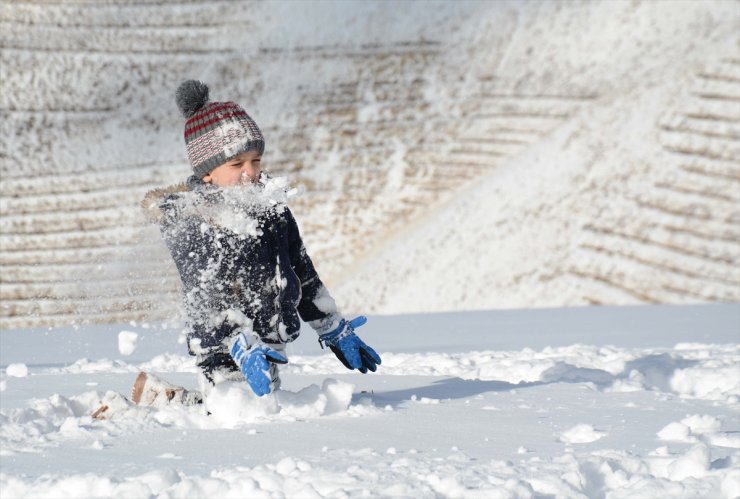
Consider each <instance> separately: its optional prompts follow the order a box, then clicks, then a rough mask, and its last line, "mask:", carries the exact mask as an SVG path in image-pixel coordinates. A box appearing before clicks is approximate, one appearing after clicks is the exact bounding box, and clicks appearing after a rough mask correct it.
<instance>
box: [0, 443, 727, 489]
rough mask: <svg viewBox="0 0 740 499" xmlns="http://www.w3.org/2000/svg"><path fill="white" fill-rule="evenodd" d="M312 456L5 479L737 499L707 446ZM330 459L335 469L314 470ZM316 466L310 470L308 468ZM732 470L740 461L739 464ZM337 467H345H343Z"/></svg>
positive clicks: (105, 485)
mask: <svg viewBox="0 0 740 499" xmlns="http://www.w3.org/2000/svg"><path fill="white" fill-rule="evenodd" d="M324 453H325V454H326V455H325V456H319V457H318V458H314V459H307V460H303V459H296V458H293V457H285V458H283V459H281V460H279V461H277V462H273V463H268V464H264V465H258V466H255V467H240V466H238V467H229V468H219V469H214V470H213V471H211V472H210V473H204V474H188V473H183V472H178V471H176V470H175V469H173V468H172V467H169V466H168V465H167V464H166V460H167V459H177V456H166V457H162V458H161V459H162V461H164V462H163V464H162V467H161V468H159V469H157V470H154V471H150V472H146V473H143V474H140V475H132V476H125V477H120V478H109V477H100V476H96V475H94V474H92V473H89V474H78V475H72V476H58V475H56V476H55V475H53V474H49V475H44V476H42V477H41V478H40V479H39V480H37V481H35V482H33V483H31V482H29V481H26V480H24V479H21V478H16V477H10V476H7V475H6V474H0V486H2V490H3V491H4V495H3V496H4V497H38V498H42V497H50V498H51V497H54V498H62V497H81V496H86V497H163V498H169V497H224V498H231V497H233V498H241V497H250V498H259V497H265V498H267V497H289V498H302V497H305V498H320V497H422V498H436V497H450V498H481V499H483V498H485V499H490V498H512V499H514V498H534V497H541V496H542V495H552V496H554V497H573V498H590V497H606V498H611V499H616V498H634V497H720V495H721V497H737V495H738V494H740V480H738V477H737V473H736V470H734V471H735V472H733V470H727V469H725V470H712V469H710V468H711V464H710V462H709V452H708V450H707V448H706V447H705V446H695V447H692V448H691V449H689V450H688V451H687V452H685V453H683V454H681V455H678V456H675V455H673V456H671V455H667V454H666V452H665V449H657V450H656V451H655V452H653V453H651V455H650V456H648V457H646V458H639V457H636V456H633V455H630V454H629V453H627V452H623V451H596V452H594V453H593V454H592V455H590V456H587V457H585V458H582V457H581V458H579V457H578V456H576V455H575V454H574V453H573V452H566V453H564V454H562V455H560V456H557V457H555V458H551V459H541V458H538V457H530V458H528V459H523V460H520V461H519V462H518V463H513V462H511V461H499V460H490V461H488V462H484V463H479V462H476V460H474V459H471V458H470V457H469V456H466V455H465V454H464V453H463V452H460V451H455V450H451V451H449V452H445V453H442V454H441V455H440V456H430V455H425V454H422V453H420V452H418V451H415V450H413V449H411V450H409V451H405V452H398V453H394V454H383V453H380V452H377V451H375V450H373V449H370V448H365V449H359V450H355V451H347V450H326V451H324ZM320 460H324V461H329V462H331V463H333V464H334V466H322V465H320V464H317V462H321V461H320ZM311 461H314V464H312V463H311ZM732 462H733V465H734V466H735V467H737V466H738V464H740V461H739V460H738V459H737V458H736V457H735V458H733V461H732ZM338 463H342V464H339V465H338V466H337V464H338Z"/></svg>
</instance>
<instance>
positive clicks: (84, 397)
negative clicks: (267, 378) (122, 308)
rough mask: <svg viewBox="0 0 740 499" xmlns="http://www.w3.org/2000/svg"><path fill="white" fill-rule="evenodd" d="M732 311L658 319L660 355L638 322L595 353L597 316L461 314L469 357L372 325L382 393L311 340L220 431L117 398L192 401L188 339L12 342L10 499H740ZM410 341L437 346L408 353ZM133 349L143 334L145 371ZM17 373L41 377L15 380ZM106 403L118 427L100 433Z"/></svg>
mask: <svg viewBox="0 0 740 499" xmlns="http://www.w3.org/2000/svg"><path fill="white" fill-rule="evenodd" d="M734 310H735V309H732V308H731V307H730V306H727V307H724V308H721V309H720V308H717V307H682V308H675V307H667V308H662V307H656V308H655V309H654V312H655V313H654V315H652V316H651V317H652V318H651V319H650V320H649V321H647V320H646V319H643V320H641V321H639V322H649V324H650V329H652V330H654V331H655V333H654V334H653V335H650V336H648V335H644V334H642V333H640V332H637V333H633V332H631V330H635V328H634V327H632V328H628V327H627V326H625V325H627V324H629V323H630V322H632V321H633V319H635V318H636V317H638V316H640V317H643V318H644V317H645V316H644V315H643V314H644V313H645V311H644V310H642V309H621V308H613V309H602V311H601V312H599V313H603V314H607V315H612V314H613V315H614V319H613V320H612V321H606V322H604V321H603V320H600V321H598V324H604V323H607V324H618V325H619V326H618V327H619V328H620V329H624V330H623V331H619V334H618V335H617V336H610V335H609V334H608V331H603V332H599V333H598V334H595V333H594V331H595V329H594V327H593V326H592V324H596V323H594V322H593V316H589V319H588V321H586V319H584V318H583V317H585V316H587V315H589V314H592V313H593V311H591V309H583V310H570V311H568V314H567V315H568V317H570V318H572V319H569V320H574V321H575V322H570V323H568V324H565V323H558V321H556V320H553V317H555V316H556V315H557V314H558V313H559V312H557V311H551V312H547V311H540V312H537V313H536V314H535V313H534V312H527V313H523V312H522V313H521V314H506V313H502V312H487V313H479V314H458V315H455V316H454V321H452V322H453V323H455V325H456V326H459V327H460V329H462V330H465V331H466V337H465V340H464V341H463V340H462V339H460V338H457V336H456V335H451V334H449V332H450V328H449V326H444V327H438V326H439V325H440V324H442V323H443V322H444V320H446V319H445V318H444V317H438V316H423V315H421V316H407V317H398V318H389V319H388V320H387V321H386V320H385V319H380V318H372V317H371V320H370V322H369V324H368V326H367V328H368V329H367V332H366V334H365V337H364V339H366V340H367V341H369V342H370V344H371V345H374V346H377V347H378V351H379V352H380V353H381V356H382V357H383V364H382V365H381V366H380V369H379V372H378V373H373V374H369V375H364V376H363V375H360V374H357V373H355V374H353V373H350V372H349V371H347V370H345V369H344V368H343V367H342V366H341V364H340V363H339V362H338V361H337V360H336V359H335V358H334V357H333V355H332V354H329V353H327V352H325V351H321V350H319V349H318V346H317V345H316V343H315V339H314V338H312V337H310V336H306V337H303V336H302V337H301V338H299V341H298V342H296V344H293V345H291V347H290V348H289V350H288V351H287V354H288V357H289V360H290V363H289V364H288V365H287V366H284V367H283V368H281V376H282V379H283V390H281V391H280V392H277V393H276V394H272V395H268V396H266V397H263V398H255V397H254V396H253V395H252V394H251V392H250V391H249V390H248V388H247V387H246V385H244V384H241V383H236V384H223V385H219V387H218V388H216V389H215V390H214V391H213V392H212V394H211V396H210V397H209V398H208V399H207V408H208V410H210V411H211V413H212V414H211V415H210V416H207V415H206V414H205V408H204V407H203V406H192V407H182V406H170V407H166V408H164V409H153V408H145V407H138V406H134V405H132V404H131V403H130V402H129V401H128V400H126V399H125V398H124V397H123V396H122V395H121V394H124V395H126V394H127V393H128V391H129V390H130V389H131V384H132V382H133V380H134V378H135V375H136V373H137V372H138V371H139V370H141V369H144V370H147V371H150V372H153V373H157V374H158V375H160V376H162V377H163V378H164V379H166V380H168V381H171V382H173V383H177V384H182V385H183V386H185V387H186V388H188V389H190V388H192V387H193V385H194V384H195V379H196V377H195V372H196V371H195V368H194V366H193V364H192V358H191V357H189V356H187V355H183V350H184V346H183V345H181V344H179V342H178V341H177V333H176V331H177V329H176V328H172V327H169V326H163V329H162V330H161V331H159V330H158V329H157V328H156V327H150V326H147V327H143V325H142V327H138V326H136V325H130V326H128V327H126V328H116V327H113V328H112V329H111V331H110V332H108V333H106V332H105V331H95V332H94V333H95V334H92V333H90V334H91V335H92V336H88V332H86V331H85V329H84V328H80V329H78V330H75V329H72V328H69V329H63V330H56V331H54V332H48V334H47V333H45V332H38V333H33V334H32V333H31V332H29V333H26V334H23V335H16V336H13V335H12V334H11V333H12V332H10V333H7V332H3V333H2V334H0V340H2V342H3V343H2V346H3V348H2V349H0V354H1V355H2V357H1V358H0V366H1V367H2V370H0V383H2V385H3V386H4V389H3V391H2V396H1V397H0V401H1V402H2V404H1V407H0V460H1V463H2V467H1V469H0V496H2V497H3V498H6V497H8V498H12V497H163V498H164V497H289V498H293V497H341V498H346V497H367V496H372V497H378V496H379V497H422V498H437V497H440V498H442V497H445V498H446V497H449V498H455V497H460V498H476V497H480V498H497V497H503V498H536V497H543V496H544V497H548V496H552V497H564V498H592V497H599V498H601V497H603V498H633V497H671V498H674V497H679V498H681V497H685V498H696V497H711V498H735V497H738V496H740V479H738V475H739V474H740V473H739V472H740V438H739V436H740V416H739V415H740V379H738V378H740V376H738V372H737V366H738V364H739V363H740V358H739V357H740V346H739V345H738V342H733V340H732V338H734V337H735V336H736V333H735V332H734V331H735V330H736V329H737V327H736V326H737V319H738V318H737V317H736V313H735V311H734ZM729 312H732V313H731V314H729V315H728V316H727V317H726V318H725V319H723V320H720V318H719V316H720V315H722V313H729ZM632 314H634V315H632ZM683 316H686V317H688V316H691V317H694V318H696V319H697V320H699V323H701V324H704V325H707V326H708V325H710V324H711V327H707V330H708V331H709V332H708V333H701V334H699V333H696V334H694V335H693V337H694V338H695V339H696V340H701V341H689V340H687V338H688V337H690V336H691V335H689V334H686V333H685V332H681V331H679V330H678V328H677V327H675V324H673V323H671V322H670V321H669V319H670V320H675V319H676V317H683ZM579 317H580V318H579ZM661 317H663V318H662V319H661ZM578 318H579V319H578ZM713 318H714V320H712V319H713ZM576 319H577V320H576ZM602 319H603V318H602ZM497 320H498V321H499V322H498V324H499V325H500V324H502V323H504V322H505V323H507V324H508V326H507V329H506V330H508V331H517V330H518V327H519V326H517V324H527V325H526V327H524V326H522V329H521V332H520V333H517V336H518V339H517V338H513V337H504V336H498V335H495V334H492V333H491V332H490V331H496V330H499V328H495V327H492V324H495V323H496V321H497ZM527 321H529V322H527ZM584 321H585V322H584ZM666 321H668V322H666ZM412 323H413V324H414V326H415V327H416V329H414V330H419V331H425V334H426V336H425V337H424V338H423V339H421V338H419V337H418V335H417V336H416V337H415V338H416V339H415V340H414V341H412V342H409V339H410V338H408V337H404V335H403V334H401V333H402V332H404V331H408V330H409V328H408V325H409V324H412ZM543 324H547V327H548V332H547V334H546V335H545V334H540V333H538V335H537V337H536V339H533V337H532V338H530V337H528V336H527V334H528V333H527V330H528V329H533V330H534V331H538V332H540V331H542V328H543ZM584 324H587V325H586V326H584ZM666 324H670V327H668V326H666ZM435 327H438V329H435ZM124 331H129V332H135V333H137V334H138V339H137V340H136V349H135V350H134V352H133V353H131V354H130V355H124V354H123V352H121V351H120V350H119V348H118V346H119V344H118V339H119V333H121V332H124ZM664 332H667V333H668V334H663V333H664ZM90 337H93V338H100V340H101V341H98V342H97V343H96V342H94V341H92V342H91V341H90V340H89V338H90ZM10 338H12V339H13V341H12V342H9V341H8V339H10ZM600 338H609V342H605V341H603V340H600ZM40 341H41V342H42V343H43V344H44V345H45V347H46V348H44V349H43V350H40V349H38V345H39V342H40ZM304 344H305V346H304ZM414 344H415V345H416V347H415V348H414V347H413V345H414ZM461 345H464V347H461ZM503 345H507V347H506V348H505V349H504V348H502V346H503ZM516 345H528V346H527V347H526V348H522V347H518V346H516ZM671 345H672V346H671ZM428 347H432V348H431V350H427V349H426V348H428ZM51 353H53V355H51ZM21 362H22V363H23V364H24V365H25V366H26V369H27V375H26V376H25V377H15V376H11V372H14V371H15V370H16V369H18V368H17V367H13V366H14V365H17V364H19V363H21ZM101 403H105V404H106V405H109V407H110V410H109V411H108V413H109V414H111V416H110V418H109V419H106V420H96V419H93V418H92V417H91V413H92V412H93V411H94V410H95V409H97V408H98V407H99V406H100V404H101Z"/></svg>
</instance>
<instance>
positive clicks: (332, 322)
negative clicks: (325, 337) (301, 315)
mask: <svg viewBox="0 0 740 499" xmlns="http://www.w3.org/2000/svg"><path fill="white" fill-rule="evenodd" d="M341 322H342V316H341V315H339V314H338V313H335V314H331V315H329V316H328V317H325V318H323V319H318V320H315V321H311V322H309V323H308V324H309V326H311V327H312V328H313V330H314V331H316V334H318V335H319V336H321V335H322V334H326V333H328V332H331V331H334V330H335V329H336V328H338V327H339V323H341Z"/></svg>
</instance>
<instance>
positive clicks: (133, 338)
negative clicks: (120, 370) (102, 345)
mask: <svg viewBox="0 0 740 499" xmlns="http://www.w3.org/2000/svg"><path fill="white" fill-rule="evenodd" d="M138 339H139V334H138V333H135V332H133V331H121V332H120V333H118V351H119V352H120V353H121V355H131V354H132V353H134V350H136V342H137V340H138Z"/></svg>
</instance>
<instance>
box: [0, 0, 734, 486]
mask: <svg viewBox="0 0 740 499" xmlns="http://www.w3.org/2000/svg"><path fill="white" fill-rule="evenodd" d="M739 5H740V4H738V2H736V1H722V0H720V1H696V2H693V1H654V2H649V1H608V2H506V1H501V2H493V1H491V2H485V1H483V2H464V1H457V2H398V3H393V4H391V3H390V2H198V1H192V2H190V1H182V2H179V3H175V4H169V3H163V2H158V1H151V2H149V1H143V2H142V1H131V2H122V3H118V4H114V3H113V2H107V1H99V2H97V1H96V2H86V1H69V2H37V1H32V0H23V1H18V2H10V1H6V2H2V3H0V36H1V37H2V45H0V88H1V89H2V91H1V92H0V113H1V114H0V118H2V119H1V120H0V132H2V133H0V145H1V146H2V148H1V149H0V215H1V217H0V299H1V300H2V302H1V303H0V326H1V327H2V331H0V497H1V498H3V499H4V498H6V497H8V498H9V497H55V498H56V497H247V498H252V497H288V498H293V497H409V498H410V497H413V498H416V497H461V498H467V497H480V498H496V497H505V498H509V497H510V498H529V497H531V498H551V497H566V498H570V497H587V498H600V497H608V498H654V497H661V498H664V497H679V498H736V497H740V306H739V305H738V300H740V166H739V165H738V163H739V159H740V152H739V151H740V147H739V144H738V141H739V140H740V139H739V137H740V54H739V53H738V39H739V38H740V30H738V25H739V23H740V6H739ZM191 77H195V78H200V79H202V80H204V81H206V82H208V83H209V84H210V85H211V88H212V96H213V97H214V98H217V99H226V98H230V99H234V100H237V101H238V102H240V103H242V104H243V105H244V106H245V107H246V108H247V109H248V111H249V112H250V114H252V116H253V117H254V118H255V119H256V120H257V122H258V123H259V124H260V126H261V127H262V129H263V131H264V132H265V135H266V136H267V143H268V153H267V155H266V156H265V165H266V167H267V168H268V169H270V170H271V171H273V172H276V173H282V174H286V175H288V177H289V178H291V179H292V181H293V182H294V184H295V185H298V186H300V187H301V189H302V191H303V194H302V195H301V196H298V197H297V198H295V199H294V200H292V201H291V203H292V205H293V206H292V207H293V210H294V212H295V213H296V216H297V218H298V220H299V223H300V224H301V228H302V230H303V234H304V238H305V240H306V244H307V246H308V249H309V252H310V253H311V255H312V257H313V258H314V260H315V261H316V263H317V267H318V269H319V271H320V272H321V275H322V277H323V278H324V279H325V280H326V282H327V283H328V284H329V285H330V286H329V287H330V289H331V290H332V292H333V294H334V295H335V296H336V297H337V300H338V302H339V303H340V305H341V306H342V308H343V310H346V311H347V312H352V311H357V312H359V313H368V314H370V320H369V322H368V324H367V325H366V326H363V327H362V328H361V329H360V330H359V332H360V334H361V336H362V337H363V338H364V339H366V340H367V341H368V343H370V344H371V345H372V346H374V347H375V348H376V349H377V350H378V352H379V353H380V354H381V356H382V358H383V364H382V366H381V367H380V370H379V372H378V373H373V374H368V375H360V374H357V373H350V372H348V371H346V370H345V369H344V368H343V367H342V366H341V364H340V363H339V362H338V361H337V360H336V359H335V358H334V357H333V355H332V354H330V353H327V352H325V351H322V350H320V349H319V347H318V344H317V343H316V340H315V335H314V333H313V332H312V331H310V330H305V331H303V334H302V335H301V337H300V338H299V339H298V341H297V342H295V343H294V344H292V345H290V347H289V349H288V351H287V353H288V355H289V358H290V363H289V364H288V366H287V367H286V368H285V369H284V370H283V390H282V391H281V392H280V393H278V394H276V395H272V396H268V397H264V398H262V399H254V398H253V397H252V396H250V395H249V393H248V390H247V388H246V385H239V386H230V387H223V389H221V390H219V392H218V393H217V394H216V396H215V397H213V398H211V400H210V401H209V407H208V409H209V410H210V411H211V413H212V414H211V415H210V416H206V415H205V413H204V410H203V408H202V407H190V408H182V407H179V408H178V407H170V408H166V409H158V410H155V409H149V408H139V407H135V406H130V405H129V404H128V403H127V402H126V401H125V400H124V399H122V398H121V394H123V395H128V394H129V393H130V390H131V385H132V384H133V381H134V379H135V377H136V374H137V373H138V371H139V370H142V369H144V370H147V371H149V372H152V373H156V374H158V375H161V376H162V377H164V378H165V379H167V380H169V381H172V382H174V383H179V384H182V385H183V386H185V387H187V388H189V389H190V388H194V387H195V386H194V385H195V376H194V373H195V367H194V365H193V363H192V359H191V358H190V357H188V356H187V355H186V352H185V346H184V345H183V339H182V324H181V321H180V318H179V317H178V313H179V309H178V295H177V280H176V278H174V275H173V273H172V265H171V262H170V261H169V258H168V255H167V254H166V251H165V250H164V248H163V245H162V244H161V241H160V240H159V236H158V234H157V231H156V230H155V229H153V228H151V227H146V225H145V223H144V221H143V217H142V215H141V213H140V210H139V208H138V206H137V203H138V201H139V200H140V199H141V197H142V196H143V194H144V193H145V192H146V191H147V190H148V189H151V188H153V187H161V186H164V185H167V184H171V183H174V182H177V181H181V180H182V179H183V178H184V177H185V176H186V175H187V173H188V165H187V160H186V159H185V158H184V151H183V147H182V142H181V136H180V134H181V127H182V120H181V119H180V118H179V117H178V116H177V113H176V110H175V108H174V104H173V102H172V92H173V90H174V88H175V87H176V86H177V84H178V83H179V82H180V81H182V80H183V79H186V78H191ZM721 302H724V303H721ZM587 305H602V306H599V307H588V306H587ZM614 305H621V306H614ZM534 307H549V308H534ZM504 309H516V310H504ZM47 326H53V327H48V328H47ZM29 328H31V329H29ZM101 402H105V403H107V404H109V405H110V406H111V407H113V409H114V410H113V413H114V415H113V416H112V417H111V419H109V420H102V421H101V420H95V419H92V418H91V413H92V412H93V411H94V410H95V409H97V408H98V407H99V406H100V404H101Z"/></svg>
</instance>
